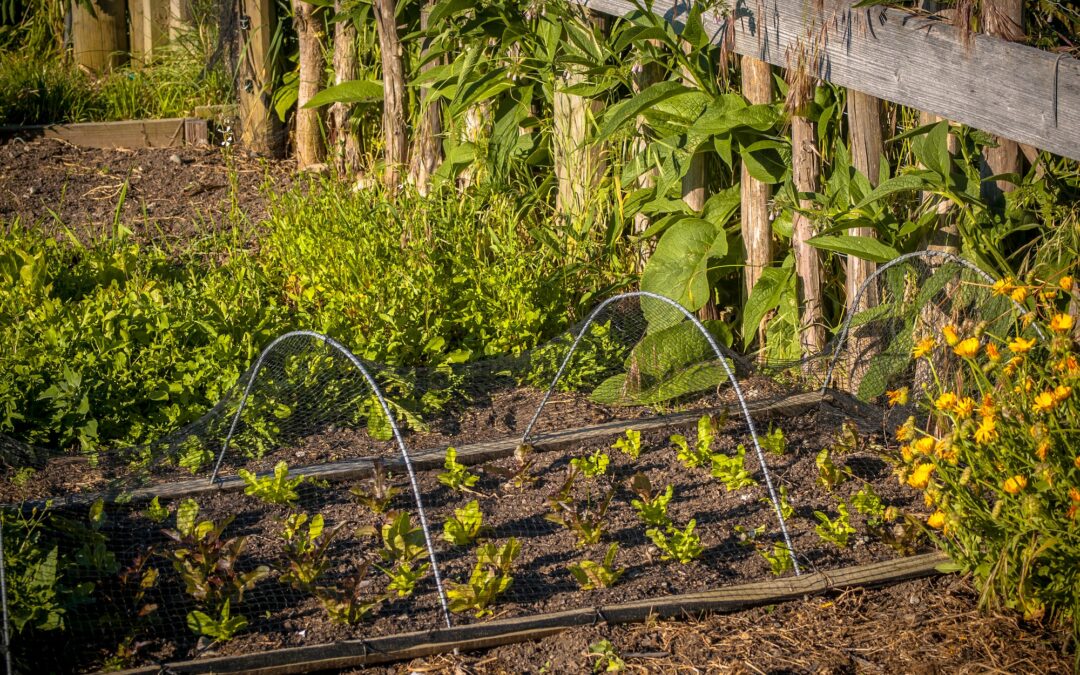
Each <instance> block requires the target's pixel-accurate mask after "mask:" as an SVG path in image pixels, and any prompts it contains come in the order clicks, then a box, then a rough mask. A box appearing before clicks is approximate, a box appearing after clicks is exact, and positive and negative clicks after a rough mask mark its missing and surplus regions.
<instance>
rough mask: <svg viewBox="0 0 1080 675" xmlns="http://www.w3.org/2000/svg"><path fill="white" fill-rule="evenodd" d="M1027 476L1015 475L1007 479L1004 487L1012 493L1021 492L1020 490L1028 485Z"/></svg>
mask: <svg viewBox="0 0 1080 675" xmlns="http://www.w3.org/2000/svg"><path fill="white" fill-rule="evenodd" d="M1027 483H1028V482H1027V478H1024V477H1023V476H1013V477H1012V478H1007V479H1006V480H1005V485H1004V486H1003V489H1004V490H1005V492H1008V493H1009V494H1011V495H1016V494H1020V491H1021V490H1023V489H1024V488H1026V487H1027Z"/></svg>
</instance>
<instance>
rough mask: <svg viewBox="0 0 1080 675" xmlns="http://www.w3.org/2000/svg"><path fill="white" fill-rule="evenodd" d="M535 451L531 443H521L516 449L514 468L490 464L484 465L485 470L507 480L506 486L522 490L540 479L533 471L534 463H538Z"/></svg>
mask: <svg viewBox="0 0 1080 675" xmlns="http://www.w3.org/2000/svg"><path fill="white" fill-rule="evenodd" d="M534 452H535V450H534V449H533V447H532V446H531V445H528V444H527V443H521V444H519V445H518V446H517V447H516V448H515V449H514V467H513V468H512V469H503V468H500V467H497V466H488V467H483V471H484V472H485V473H490V474H493V475H495V476H498V477H500V478H502V479H503V480H504V481H506V482H505V484H504V485H505V486H507V487H510V486H512V487H515V488H517V489H519V490H520V489H521V488H523V487H525V486H526V485H532V484H533V483H535V482H536V481H537V480H538V478H537V477H536V476H534V475H532V473H531V471H532V467H533V464H535V463H536V458H535V457H533V453H534Z"/></svg>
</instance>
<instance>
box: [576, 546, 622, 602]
mask: <svg viewBox="0 0 1080 675" xmlns="http://www.w3.org/2000/svg"><path fill="white" fill-rule="evenodd" d="M618 551H619V545H618V544H616V543H614V542H613V543H612V544H611V545H610V546H608V550H607V554H606V555H605V556H604V560H603V562H599V563H596V562H593V561H592V560H582V561H581V563H579V564H577V565H570V568H569V569H570V574H572V575H573V576H574V579H576V580H577V582H578V584H580V585H581V588H582V590H585V591H591V590H593V589H595V588H610V587H611V586H614V585H615V582H616V581H618V580H619V577H621V576H622V575H623V572H625V571H626V569H625V568H619V569H616V568H615V555H616V554H617V553H618Z"/></svg>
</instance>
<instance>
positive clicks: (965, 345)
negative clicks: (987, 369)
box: [953, 337, 979, 359]
mask: <svg viewBox="0 0 1080 675" xmlns="http://www.w3.org/2000/svg"><path fill="white" fill-rule="evenodd" d="M953 353H954V354H956V355H957V356H959V357H960V358H962V359H973V358H975V355H976V354H978V353H979V338H973V337H970V338H968V339H966V340H961V341H960V344H958V345H956V347H954V348H953Z"/></svg>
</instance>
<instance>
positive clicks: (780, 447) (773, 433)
mask: <svg viewBox="0 0 1080 675" xmlns="http://www.w3.org/2000/svg"><path fill="white" fill-rule="evenodd" d="M758 442H759V443H760V444H761V449H762V450H764V451H765V452H771V453H772V454H774V455H783V454H784V453H785V452H787V439H786V438H784V430H783V429H781V428H780V427H774V428H771V429H769V433H767V434H765V435H764V436H761V437H759V438H758Z"/></svg>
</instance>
